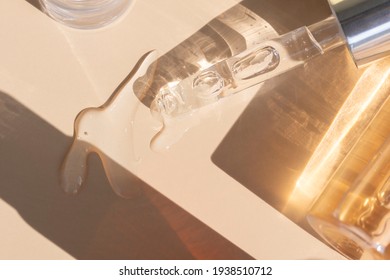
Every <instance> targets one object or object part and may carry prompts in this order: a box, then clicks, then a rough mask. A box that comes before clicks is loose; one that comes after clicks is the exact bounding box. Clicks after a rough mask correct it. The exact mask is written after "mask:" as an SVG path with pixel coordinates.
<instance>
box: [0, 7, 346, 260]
mask: <svg viewBox="0 0 390 280" xmlns="http://www.w3.org/2000/svg"><path fill="white" fill-rule="evenodd" d="M237 2H238V1H235V0H231V1H226V0H213V1H203V0H202V1H179V0H165V1H157V0H139V1H135V3H134V5H133V6H132V9H131V10H130V11H129V13H128V14H127V15H126V16H125V18H123V19H122V21H120V22H118V23H116V24H115V25H112V26H110V27H108V28H105V29H102V30H98V31H88V32H83V31H78V30H72V29H68V28H66V27H62V26H60V25H58V24H56V23H55V22H53V21H52V20H51V19H49V18H48V17H47V16H45V15H44V14H42V13H41V12H40V11H38V10H37V9H36V8H34V7H33V6H31V5H30V4H29V3H27V2H26V1H24V0H13V1H1V2H0V38H1V44H0V61H1V63H0V91H1V92H2V93H4V94H6V95H8V96H10V97H12V98H13V99H14V100H16V101H17V102H18V103H20V104H22V105H23V106H24V107H25V108H28V110H29V111H31V112H32V113H33V114H34V115H36V116H38V117H39V118H41V119H42V120H44V121H45V122H47V124H49V125H50V126H52V127H53V128H55V129H57V130H58V131H59V132H60V133H62V134H64V135H66V136H71V135H72V129H73V120H74V118H75V116H76V114H77V113H78V112H79V111H80V110H81V109H83V108H85V107H89V106H99V105H101V104H102V103H103V102H104V101H105V100H106V99H107V98H108V96H109V95H110V94H111V93H112V92H113V90H114V89H115V88H116V86H117V85H118V84H119V83H120V82H121V80H122V79H123V78H124V77H125V76H126V75H127V73H128V72H129V70H130V69H132V67H133V66H134V65H135V63H136V62H137V60H138V59H139V58H140V57H141V56H142V55H143V54H144V53H146V52H147V51H149V50H150V49H157V50H159V51H160V52H161V53H165V52H166V51H168V50H169V49H171V48H172V47H174V46H176V45H177V44H178V43H180V42H181V41H182V40H184V39H185V38H187V37H189V36H190V35H191V34H193V33H194V32H195V31H197V30H198V29H199V28H200V27H202V26H203V25H204V24H206V23H207V22H208V21H209V20H211V19H212V18H213V17H215V16H216V15H218V14H219V13H221V12H223V11H224V10H226V9H227V8H229V7H231V6H232V5H234V4H236V3H237ZM256 90H257V89H256V88H253V89H251V90H249V91H248V94H246V95H238V96H235V97H233V98H230V99H227V100H224V101H223V102H222V103H221V104H220V106H218V108H217V109H216V110H218V114H206V115H205V117H202V123H201V125H199V126H197V127H195V128H193V129H192V130H190V131H189V132H188V133H187V134H186V135H185V136H184V137H183V139H182V141H180V142H179V143H178V144H176V145H175V146H174V147H172V149H171V150H170V151H169V152H168V153H165V154H156V153H154V152H152V151H151V150H150V149H149V141H150V139H151V137H152V136H153V134H154V133H155V131H154V130H153V128H151V125H150V124H153V121H152V120H151V116H150V113H149V111H148V109H147V108H146V107H144V108H142V109H141V110H140V112H139V115H138V116H137V125H138V127H140V128H141V129H140V131H141V132H139V133H138V134H137V136H136V145H137V149H139V153H140V155H141V157H142V163H141V164H140V165H139V166H138V167H137V168H135V169H134V167H126V166H125V167H126V168H128V169H130V170H129V171H131V172H132V173H133V174H136V175H137V176H138V177H140V178H141V179H142V180H144V181H145V182H146V183H148V184H149V185H150V186H152V187H153V188H155V189H156V190H157V191H159V192H161V193H162V194H163V195H165V196H166V197H167V198H169V199H171V200H172V201H174V202H175V203H177V204H178V205H179V206H181V207H182V208H184V209H185V210H187V211H188V212H190V213H191V214H192V215H194V216H195V217H197V218H198V219H199V220H201V221H202V222H204V223H205V224H207V225H208V226H210V227H211V228H213V229H214V230H216V231H217V232H218V233H220V234H221V235H223V236H224V237H226V238H227V239H229V240H230V241H231V242H233V243H234V244H236V245H237V246H238V247H240V248H241V249H243V250H244V251H246V252H247V253H249V254H250V255H252V256H253V257H255V258H259V259H268V258H270V259H290V258H291V259H312V258H315V259H318V258H321V259H322V258H324V259H327V258H339V255H338V254H336V253H334V252H333V251H332V250H330V249H329V248H328V247H326V246H325V245H324V244H322V243H321V242H319V241H318V240H317V239H315V238H314V237H312V236H311V235H310V234H308V233H306V232H305V231H303V230H302V229H301V228H300V227H298V226H297V225H296V224H294V223H293V222H291V221H289V220H288V219H287V218H285V217H284V216H283V215H282V214H280V213H279V212H278V211H276V210H275V209H274V208H271V207H270V206H269V205H268V204H266V203H265V202H264V201H263V200H261V199H260V198H259V197H258V196H256V195H255V194H254V193H252V192H251V191H249V190H248V189H247V188H244V187H243V186H242V185H241V184H240V183H238V182H237V181H235V180H234V179H233V178H232V177H230V176H229V175H227V174H226V173H224V172H223V171H222V170H221V169H220V168H218V167H217V166H216V165H215V164H213V163H212V161H211V159H210V157H211V154H212V153H213V152H214V150H215V149H216V148H217V146H218V145H219V143H220V142H221V140H222V139H223V138H224V136H225V135H226V133H227V132H228V131H229V129H230V128H231V126H232V125H233V124H234V122H235V121H236V120H237V118H238V117H239V116H240V114H241V112H242V111H243V110H244V109H245V107H246V105H247V104H248V102H249V101H250V100H251V97H253V96H254V94H255V93H256ZM19 129H23V126H22V127H20V128H19ZM10 131H11V129H10ZM10 133H11V132H10ZM13 133H15V134H14V136H12V137H15V139H17V135H18V132H13ZM46 144H47V143H46ZM46 144H45V143H43V145H46ZM59 145H62V147H61V149H62V150H63V151H65V150H66V147H67V143H64V142H62V143H59ZM0 151H1V150H0ZM3 152H4V151H3ZM21 152H23V149H21ZM27 154H28V153H26V155H27ZM0 156H1V155H0ZM109 156H110V157H112V159H113V160H115V161H117V162H122V160H121V158H120V157H121V155H109ZM51 164H52V166H59V164H60V162H58V161H55V160H53V162H51ZM15 172H16V173H17V171H15ZM48 172H51V171H48ZM19 175H20V176H21V177H23V176H24V174H19ZM30 175H31V174H30ZM30 175H28V176H30ZM46 175H47V176H56V174H49V173H48V174H46ZM46 175H45V174H43V175H42V174H36V176H46ZM30 177H31V178H34V176H30ZM0 180H1V181H0V184H1V185H0V188H3V187H4V185H3V184H11V183H10V180H8V178H1V179H0ZM27 187H28V186H26V188H27ZM55 187H56V186H53V188H55ZM23 195H24V191H23V190H20V191H19V192H17V196H15V199H16V200H17V198H18V196H20V197H23ZM37 201H39V200H35V202H37ZM39 203H43V204H44V203H45V197H43V198H42V201H41V202H39ZM13 207H14V206H13V205H12V203H11V202H9V201H8V203H7V202H5V201H1V203H0V223H1V234H0V258H2V259H4V258H27V259H29V258H72V257H71V256H70V255H69V254H68V253H67V252H65V251H64V250H62V249H60V247H58V246H57V245H56V244H54V243H52V242H51V241H50V240H49V239H48V238H46V237H45V236H42V235H41V234H40V233H39V232H37V231H36V229H35V228H34V227H30V225H29V224H28V223H26V222H25V219H24V218H22V217H21V216H19V215H18V212H17V211H18V209H14V208H13ZM31 207H32V208H34V206H31ZM15 210H16V211H15ZM86 211H87V209H86ZM59 222H60V221H59Z"/></svg>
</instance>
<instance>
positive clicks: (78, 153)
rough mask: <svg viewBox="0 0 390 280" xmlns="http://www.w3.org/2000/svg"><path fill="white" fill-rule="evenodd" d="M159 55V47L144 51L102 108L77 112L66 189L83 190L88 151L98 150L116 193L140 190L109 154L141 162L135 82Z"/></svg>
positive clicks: (63, 178)
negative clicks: (136, 142)
mask: <svg viewBox="0 0 390 280" xmlns="http://www.w3.org/2000/svg"><path fill="white" fill-rule="evenodd" d="M156 59H157V52H155V51H152V52H149V53H147V54H146V55H144V56H143V58H141V60H140V61H139V62H138V64H137V65H136V67H135V68H134V69H133V71H131V73H130V74H129V75H128V76H127V77H126V78H125V80H124V81H123V82H122V83H121V84H120V85H119V87H118V88H117V89H116V90H115V91H114V93H113V94H112V95H111V97H110V98H109V99H108V100H107V102H106V103H104V104H103V105H102V106H100V107H98V108H87V109H84V110H83V111H81V112H80V113H79V114H78V115H77V117H76V120H75V123H74V136H73V143H72V145H71V147H70V148H69V151H68V152H67V154H66V156H65V158H64V160H63V163H62V166H61V171H60V185H61V187H62V189H63V190H64V191H65V192H66V193H69V194H76V193H78V192H79V191H80V189H81V188H82V186H83V184H84V183H85V180H86V176H87V169H88V167H87V158H88V155H89V154H90V153H96V154H97V155H98V156H99V157H100V159H101V161H102V163H103V167H104V170H105V172H106V176H107V178H108V180H109V182H110V184H111V186H112V188H113V190H114V192H115V193H116V194H118V195H119V196H122V197H125V198H131V197H133V196H135V195H137V194H138V192H139V190H138V188H136V187H135V186H131V181H132V180H131V178H132V175H131V174H130V173H127V172H123V171H122V170H119V169H118V168H116V167H115V166H116V164H113V162H112V160H110V159H108V158H107V156H106V154H108V155H123V154H125V156H123V157H121V158H125V159H126V162H124V163H123V164H124V165H125V166H135V165H137V164H139V162H140V158H139V157H138V156H137V155H136V153H135V148H134V120H135V115H136V113H137V109H138V107H139V105H140V101H139V100H138V98H137V97H136V95H135V94H134V92H133V85H134V81H135V80H136V79H137V78H138V77H140V76H143V75H145V73H146V71H147V69H148V68H149V67H150V66H151V65H152V63H153V62H154V61H155V60H156ZM146 86H147V85H145V87H146ZM103 147H104V152H103Z"/></svg>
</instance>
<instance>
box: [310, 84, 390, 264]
mask: <svg viewBox="0 0 390 280" xmlns="http://www.w3.org/2000/svg"><path fill="white" fill-rule="evenodd" d="M386 90H387V91H388V88H387V89H386ZM389 120H390V99H389V98H387V101H386V102H385V104H384V105H383V106H382V108H381V109H380V111H379V112H378V113H377V114H376V116H375V118H374V119H373V120H372V122H371V123H370V125H369V127H368V128H367V129H365V130H364V131H363V132H362V135H361V137H360V139H359V141H358V142H357V143H355V145H354V146H353V148H352V149H351V151H350V152H349V154H348V155H347V156H346V158H345V159H344V160H343V162H342V164H341V165H340V166H339V168H338V169H337V171H336V172H335V173H334V175H333V176H332V178H331V179H330V180H329V182H328V184H327V186H326V188H325V191H324V193H323V194H322V195H321V197H320V198H319V199H318V200H317V202H316V204H315V205H314V206H313V208H312V210H311V212H310V215H309V216H308V219H309V222H310V223H311V225H312V226H313V227H314V228H315V229H316V230H317V232H318V233H319V234H320V235H321V236H322V237H323V238H324V239H325V240H327V241H328V242H329V243H330V244H331V245H332V246H333V247H335V248H336V249H337V250H338V251H339V252H341V253H342V254H344V255H345V256H347V257H349V258H352V259H361V258H366V257H369V258H378V259H382V258H384V259H388V258H390V252H389V249H388V247H389V246H388V244H390V228H389V226H388V222H389V221H390V219H389V218H390V207H389V206H390V204H389V201H388V199H389V191H390V184H389V183H390V180H389V176H390V121H389Z"/></svg>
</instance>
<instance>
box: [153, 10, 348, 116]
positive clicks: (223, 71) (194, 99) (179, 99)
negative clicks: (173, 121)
mask: <svg viewBox="0 0 390 280" xmlns="http://www.w3.org/2000/svg"><path fill="white" fill-rule="evenodd" d="M342 44H344V36H343V35H342V32H341V31H340V29H339V25H338V22H337V19H336V18H334V17H333V16H332V17H329V18H327V19H325V20H323V21H321V22H318V23H316V24H314V25H311V26H309V27H301V28H298V29H296V30H294V31H292V32H289V33H286V34H284V35H282V36H279V37H277V38H275V39H272V40H269V41H266V42H264V43H262V44H259V45H258V46H256V47H255V48H251V49H248V50H246V51H244V52H242V53H240V54H238V55H235V56H232V57H229V58H227V59H225V60H222V61H220V62H218V63H216V64H214V65H211V66H210V67H208V68H206V69H204V70H201V71H199V72H197V73H195V74H193V75H191V76H189V77H187V78H186V79H183V80H180V81H176V82H170V83H169V84H167V85H166V86H164V87H162V88H161V89H160V90H159V92H158V93H157V95H156V97H155V99H154V101H153V103H152V107H151V110H152V111H157V112H159V113H160V114H162V115H163V116H168V117H175V116H178V115H181V114H185V113H188V112H191V111H192V110H195V109H197V108H200V107H202V106H205V105H207V104H210V103H213V102H216V101H218V100H219V99H220V98H223V97H226V96H230V95H232V94H235V93H237V92H240V91H242V90H243V89H246V88H248V87H251V86H254V85H256V84H259V83H261V82H264V81H266V80H268V79H270V78H273V77H275V76H277V75H280V74H282V73H284V72H287V71H289V70H291V69H293V68H295V67H297V66H300V65H303V64H304V63H305V62H306V61H308V60H310V59H312V58H313V57H316V56H318V55H320V54H323V53H324V52H326V51H328V50H330V49H333V48H335V47H338V46H340V45H342Z"/></svg>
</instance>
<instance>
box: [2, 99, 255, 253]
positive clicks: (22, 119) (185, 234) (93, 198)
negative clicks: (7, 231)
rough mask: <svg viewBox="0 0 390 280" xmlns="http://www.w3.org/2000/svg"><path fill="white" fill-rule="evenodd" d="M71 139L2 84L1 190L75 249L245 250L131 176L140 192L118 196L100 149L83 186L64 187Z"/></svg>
mask: <svg viewBox="0 0 390 280" xmlns="http://www.w3.org/2000/svg"><path fill="white" fill-rule="evenodd" d="M71 140H72V139H71V138H70V137H67V136H66V135H64V134H62V133H61V132H59V131H58V130H57V129H55V128H54V127H52V126H51V125H50V124H48V123H47V122H46V121H44V120H43V119H41V118H40V117H38V116H37V115H35V114H34V113H33V112H31V111H30V110H29V109H28V108H26V107H24V106H23V105H22V104H20V103H18V102H17V101H16V100H15V99H13V98H12V97H10V96H9V95H8V94H5V93H2V92H0V178H1V179H0V198H1V199H2V200H4V201H5V202H6V203H8V204H9V205H10V206H11V207H13V208H14V209H15V210H16V211H18V213H19V214H20V216H21V217H22V218H23V219H24V220H25V221H26V222H27V223H28V224H29V225H30V226H31V227H33V228H34V229H35V230H36V231H37V232H39V233H40V234H42V235H43V236H45V237H46V238H48V239H49V240H50V241H51V242H53V243H55V244H56V245H58V246H59V247H60V248H62V249H63V250H64V251H66V252H68V253H69V254H70V255H72V256H73V257H75V258H77V259H194V258H210V259H219V258H221V259H225V258H228V259H229V258H237V259H248V258H250V256H248V255H247V254H246V253H244V252H243V251H241V250H240V249H239V248H237V247H236V246H234V245H233V244H231V243H230V242H229V241H227V240H226V239H224V238H223V237H222V236H220V235H219V234H217V233H216V232H214V231H213V230H212V229H210V228H209V227H207V226H206V225H204V224H203V223H201V222H200V221H198V220H197V219H195V218H194V217H193V216H191V215H190V214H188V213H187V212H185V211H184V210H183V209H181V208H180V207H178V206H177V205H175V204H174V203H173V202H172V201H170V200H168V199H167V198H165V197H164V196H162V195H161V194H159V193H158V192H156V191H155V190H153V189H152V188H151V187H150V186H148V185H147V184H146V183H144V182H143V181H142V180H140V179H138V178H136V177H135V176H133V178H134V180H132V182H130V184H137V185H138V186H139V187H140V188H141V189H142V194H141V195H140V196H138V197H136V198H134V199H131V200H126V199H122V198H120V197H118V196H116V195H115V194H114V193H113V191H112V190H111V187H110V185H109V183H108V181H107V179H106V177H105V173H104V170H103V168H102V166H101V163H100V161H99V158H98V157H97V156H92V157H90V159H89V160H88V166H89V174H90V176H89V178H88V179H87V183H86V186H85V188H84V189H83V190H82V191H81V192H80V193H79V194H78V195H76V196H67V195H65V194H64V193H63V192H62V190H61V189H60V187H59V182H58V181H59V179H58V178H59V176H58V175H59V166H60V164H61V161H62V158H63V156H64V154H65V152H66V150H67V148H68V146H69V145H70V143H71ZM117 168H120V169H123V168H122V167H121V166H119V165H118V166H117ZM122 172H128V171H126V170H124V169H123V170H122ZM20 258H24V257H23V252H20Z"/></svg>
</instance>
